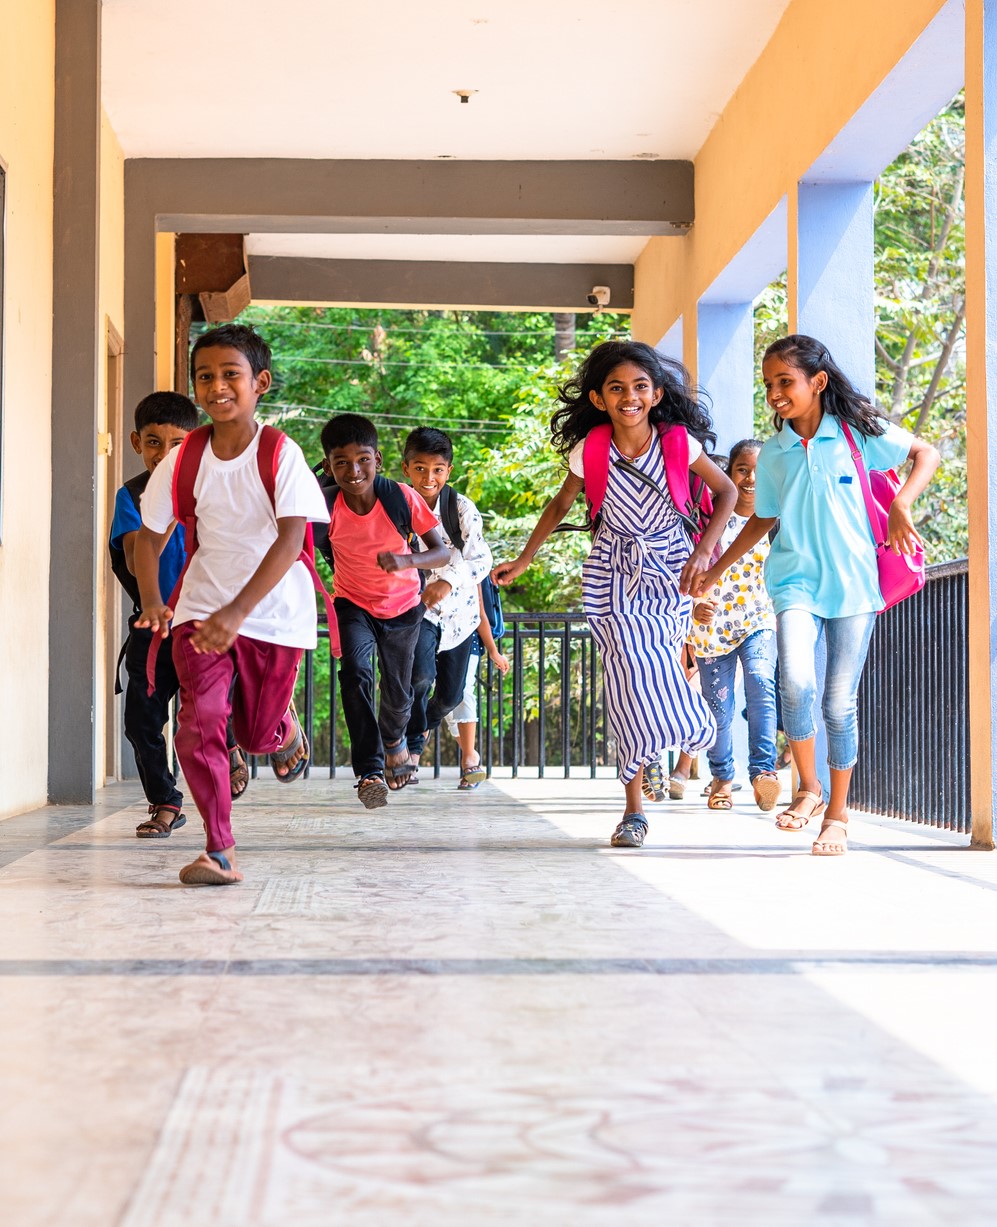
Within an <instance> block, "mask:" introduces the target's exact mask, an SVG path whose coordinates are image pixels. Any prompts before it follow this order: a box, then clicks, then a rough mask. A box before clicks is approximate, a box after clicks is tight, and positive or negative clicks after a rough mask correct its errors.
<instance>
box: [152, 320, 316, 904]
mask: <svg viewBox="0 0 997 1227" xmlns="http://www.w3.org/2000/svg"><path fill="white" fill-rule="evenodd" d="M190 365H191V372H192V380H193V385H194V395H195V399H196V400H197V403H198V405H199V406H200V408H201V409H202V410H203V411H204V412H205V413H206V414H207V415H208V417H209V418H211V425H210V426H202V427H200V428H199V429H197V430H195V431H192V432H191V434H189V435H188V436H187V438H186V440H185V441H184V443H183V445H182V446H181V447H180V448H179V449H177V450H175V451H173V452H171V453H170V455H169V456H167V457H166V459H165V460H164V461H163V462H162V463H161V464H160V465H159V466H158V467H157V468H156V470H155V471H154V472H153V474H152V476H151V477H150V479H149V485H148V486H147V488H146V491H145V495H144V497H143V499H142V527H141V529H140V530H139V533H138V538H137V540H136V543H135V564H136V565H135V570H136V575H137V576H138V581H139V589H140V592H141V595H142V613H141V615H140V617H139V618H138V619H137V621H136V625H137V626H140V627H148V628H149V630H150V631H152V632H153V634H154V635H158V636H161V637H165V636H167V635H169V632H170V622H171V621H173V622H174V628H173V636H172V646H173V661H174V664H175V665H176V671H177V676H178V678H179V681H180V713H179V731H178V732H177V736H176V748H177V756H178V758H179V759H180V765H181V766H182V767H183V772H184V776H185V778H186V780H187V784H188V786H189V788H190V791H191V793H192V794H193V797H194V800H195V802H196V803H197V808H198V810H199V811H200V814H201V818H202V820H203V822H204V829H205V833H206V836H207V846H206V850H205V851H204V852H203V853H202V854H201V855H200V856H199V857H198V858H197V859H196V860H195V861H193V862H192V863H191V864H189V865H185V866H184V868H183V869H181V871H180V880H181V882H184V883H187V884H195V885H206V886H226V885H231V884H232V883H235V882H241V881H242V876H243V875H242V874H241V873H240V871H239V869H238V867H237V865H236V859H235V841H234V839H233V837H232V825H231V811H232V798H231V795H230V791H229V775H228V749H227V745H226V736H225V726H226V722H227V719H228V716H229V714H230V713H231V715H232V719H233V723H234V726H235V732H236V737H237V739H238V741H239V744H240V745H241V746H243V747H245V749H247V750H248V751H249V752H250V753H253V754H268V755H269V757H270V763H271V766H272V767H273V769H274V773H275V774H276V776H277V779H278V780H280V781H282V782H284V783H288V782H290V781H291V780H294V779H297V778H298V777H299V776H300V775H301V774H302V773H303V772H304V770H305V767H306V765H307V763H308V745H307V742H306V741H305V739H304V734H303V733H302V730H301V726H300V724H299V723H298V718H297V714H296V712H295V710H294V704H293V702H292V695H293V693H294V684H295V681H296V679H297V674H298V664H299V662H300V660H301V656H302V653H303V652H304V650H305V649H306V648H314V647H315V646H316V643H317V638H318V637H317V632H316V614H315V600H314V596H313V594H312V590H311V589H312V582H313V578H314V564H313V563H311V561H310V557H309V554H308V551H307V550H306V549H304V548H303V546H304V545H305V542H306V528H307V526H308V524H309V522H319V523H324V521H325V520H326V518H327V512H326V509H325V500H324V499H323V498H322V492H321V491H320V490H319V489H318V487H317V486H316V484H315V478H314V477H313V476H312V473H311V471H310V470H309V468H308V464H307V462H306V460H305V458H304V455H303V454H302V452H301V449H300V448H299V447H298V445H297V444H296V443H295V442H293V440H291V439H288V438H287V437H286V436H285V435H283V434H282V433H281V432H280V431H278V430H275V429H274V428H273V427H271V426H262V425H261V424H260V423H259V422H258V421H257V420H256V406H257V403H258V401H259V400H260V398H261V397H262V396H263V395H264V393H265V392H266V391H267V389H268V388H269V387H270V384H271V374H270V365H271V355H270V347H269V346H268V345H267V344H266V342H265V341H264V340H263V338H262V337H260V336H259V335H257V333H255V332H254V331H253V330H252V329H251V328H247V327H244V326H242V325H237V324H228V325H223V326H222V327H220V328H215V329H212V330H211V331H209V332H206V333H204V334H203V335H202V336H201V337H199V338H198V340H197V341H196V342H195V344H194V348H193V350H192V351H191V363H190ZM175 519H176V520H178V521H182V522H184V524H185V528H186V544H187V550H188V561H187V566H186V568H185V571H184V573H183V575H182V576H181V580H180V582H179V583H178V584H177V586H176V588H175V589H174V593H173V596H172V597H170V598H169V603H165V602H164V600H163V594H162V592H161V590H160V587H159V574H158V560H159V552H160V550H161V549H162V547H163V544H164V542H165V540H166V538H167V536H168V534H169V532H170V529H171V526H172V524H173V521H174V520H175ZM309 540H310V534H309ZM310 571H311V574H310V573H309V572H310ZM155 646H156V645H155V644H154V647H155ZM157 664H158V661H154V660H153V653H152V652H150V661H149V673H150V675H151V674H152V672H153V669H154V668H155V667H157Z"/></svg>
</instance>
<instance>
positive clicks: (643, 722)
mask: <svg viewBox="0 0 997 1227" xmlns="http://www.w3.org/2000/svg"><path fill="white" fill-rule="evenodd" d="M619 455H620V453H619V452H618V451H617V449H616V446H615V444H612V445H611V446H610V466H609V482H608V485H607V487H606V498H605V501H604V503H603V505H602V522H601V524H600V526H599V529H598V531H597V532H596V534H595V539H594V540H593V542H592V552H591V553H590V554H589V557H588V559H587V560H586V562H585V566H584V569H583V572H582V591H583V594H584V598H585V613H586V614H587V616H588V621H589V626H590V627H591V630H592V636H593V638H594V639H595V641H596V643H598V645H599V651H600V654H601V656H602V667H603V675H604V679H605V687H606V713H607V716H608V718H609V724H610V728H611V729H612V731H613V734H614V735H615V737H616V742H617V763H618V767H619V774H620V779H621V780H622V781H623V782H624V783H628V782H629V781H630V780H632V779H633V777H634V776H635V775H636V774H637V771H638V769H639V768H640V767H641V766H642V765H643V764H644V763H647V762H650V761H651V760H652V759H654V758H657V757H659V756H660V755H661V754H662V753H663V752H664V751H666V750H670V749H683V750H688V751H690V752H692V753H694V752H695V751H696V750H702V749H705V748H706V747H708V746H711V745H712V744H713V741H714V739H715V737H716V725H715V724H714V721H713V716H712V714H711V712H710V709H709V707H708V706H707V704H706V701H705V700H704V699H703V697H702V695H700V694H699V692H698V691H696V690H694V689H693V688H692V687H691V686H690V685H689V683H688V681H686V677H685V673H684V671H683V669H682V665H681V651H682V645H683V644H684V643H685V641H686V638H687V636H688V634H689V628H690V624H691V618H692V599H691V598H690V597H687V596H682V594H681V593H680V592H679V589H678V581H679V575H680V574H681V571H682V567H683V566H684V565H685V562H686V560H687V559H688V557H689V552H690V550H691V548H692V547H691V544H690V542H689V538H688V536H687V534H686V531H685V529H684V527H683V526H682V523H681V521H680V520H679V518H678V516H677V515H676V514H675V510H674V508H673V507H672V505H671V502H670V501H669V500H667V499H665V498H662V497H661V496H660V495H658V494H656V493H655V492H654V491H653V490H650V489H648V487H647V486H645V485H643V484H642V483H641V482H640V481H638V480H637V478H635V477H632V476H630V475H629V474H628V473H625V472H623V471H621V470H620V469H617V468H614V467H613V465H612V461H613V460H614V459H616V458H617V457H618V456H619ZM631 463H633V464H635V465H636V466H637V467H638V468H639V469H641V470H642V471H643V472H644V473H646V474H647V475H648V476H649V477H652V478H653V479H654V481H655V482H656V483H657V484H658V486H659V488H660V489H662V490H665V489H667V485H666V479H665V463H664V457H663V456H662V454H661V448H660V447H650V448H648V450H647V452H645V453H644V455H643V456H639V457H638V458H637V459H636V460H634V461H632V462H631Z"/></svg>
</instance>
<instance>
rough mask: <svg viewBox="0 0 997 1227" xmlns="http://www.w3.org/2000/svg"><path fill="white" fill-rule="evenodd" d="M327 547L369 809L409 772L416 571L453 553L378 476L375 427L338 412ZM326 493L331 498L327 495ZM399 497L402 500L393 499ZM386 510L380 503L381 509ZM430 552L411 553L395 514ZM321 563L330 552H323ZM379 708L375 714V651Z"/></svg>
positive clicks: (325, 438) (346, 696) (326, 437)
mask: <svg viewBox="0 0 997 1227" xmlns="http://www.w3.org/2000/svg"><path fill="white" fill-rule="evenodd" d="M322 451H323V453H324V454H325V462H324V468H325V472H326V473H327V474H328V475H329V476H330V477H332V478H333V479H334V480H335V482H336V487H338V489H335V488H333V489H332V490H331V491H327V494H326V499H327V502H329V506H330V523H329V545H330V546H331V555H332V559H333V569H334V572H335V581H336V585H335V586H336V620H337V621H338V623H339V638H340V642H341V645H342V651H343V656H342V661H341V662H340V673H339V689H340V694H341V695H342V699H343V712H344V714H345V716H346V726H347V728H348V729H349V733H350V753H351V757H352V762H353V771H354V774H355V775H356V776H357V795H358V796H359V798H360V800H361V802H362V803H363V804H364V805H365V806H366V807H367V809H376V808H377V807H378V806H381V805H384V804H386V802H387V799H388V789H389V787H390V788H391V789H392V790H395V789H399V788H404V787H405V785H406V784H407V783H408V782H409V778H410V776H411V775H412V772H413V770H414V768H413V766H412V763H411V762H410V761H409V753H408V745H407V743H406V740H405V729H406V726H407V725H408V721H409V715H410V714H411V710H412V661H413V659H414V657H415V648H416V644H417V642H418V640H419V624H420V622H421V621H422V615H423V612H424V606H423V604H422V599H421V598H422V583H421V580H420V578H419V575H418V572H417V570H416V568H419V569H420V570H423V571H431V570H432V569H433V568H434V567H442V566H445V565H446V563H447V562H449V560H450V551H449V550H448V549H447V548H446V546H445V545H444V544H443V541H442V539H441V538H440V535H439V533H438V531H437V529H438V522H437V520H436V517H435V516H434V515H433V513H432V512H431V511H430V510H429V508H428V507H427V506H426V504H425V502H424V501H423V500H422V499H421V498H420V497H419V495H418V494H416V492H415V491H414V490H413V489H412V488H411V487H409V486H400V485H398V483H397V482H393V481H389V480H388V479H387V478H384V477H380V476H379V475H378V470H379V469H380V467H381V453H380V452H379V451H378V447H377V430H376V428H375V426H374V423H373V422H371V421H370V420H369V419H367V418H365V417H361V416H360V415H359V414H356V413H342V414H339V415H338V416H337V417H334V418H333V419H332V420H331V421H330V422H327V423H326V425H325V427H324V428H323V430H322ZM330 495H331V497H330ZM399 496H400V497H399ZM386 504H387V505H386ZM389 507H390V508H395V509H396V512H397V509H399V508H400V509H401V510H402V511H403V512H406V513H407V514H405V516H404V519H405V521H406V522H407V524H408V525H409V526H410V528H411V531H412V532H413V533H415V534H416V535H418V536H419V537H421V538H422V540H423V541H424V542H425V544H426V546H427V548H426V549H425V550H422V551H420V552H419V553H416V554H413V553H412V548H411V544H410V542H409V541H408V540H406V539H405V537H404V536H403V535H402V530H401V527H400V526H399V524H398V523H397V520H398V519H400V518H401V517H400V516H398V515H397V514H396V517H395V519H394V520H393V519H392V514H391V511H390V510H389ZM327 557H328V554H327ZM375 652H376V653H377V659H378V668H379V687H380V704H379V707H378V710H377V712H376V713H375V710H374V653H375Z"/></svg>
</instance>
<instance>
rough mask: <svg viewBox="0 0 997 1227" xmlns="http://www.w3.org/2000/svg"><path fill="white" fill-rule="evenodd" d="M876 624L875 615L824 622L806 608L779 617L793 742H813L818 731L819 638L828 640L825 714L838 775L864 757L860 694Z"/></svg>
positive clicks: (785, 715) (830, 757)
mask: <svg viewBox="0 0 997 1227" xmlns="http://www.w3.org/2000/svg"><path fill="white" fill-rule="evenodd" d="M875 625H876V615H875V614H874V613H864V614H853V615H852V616H851V617H848V618H819V617H817V615H816V614H812V613H810V611H809V610H806V609H787V610H784V611H783V612H782V613H781V614H779V615H778V616H777V618H776V627H777V630H776V636H777V639H778V643H779V690H780V693H781V697H782V722H783V728H784V729H785V730H786V736H787V737H788V738H789V740H790V741H808V740H809V739H810V738H811V737H813V736H814V734H815V733H816V724H815V721H814V706H815V704H816V702H817V678H816V670H815V667H814V654H815V652H816V648H817V641H818V639H819V638H820V636H821V635H823V636H824V640H825V642H826V645H827V675H826V680H825V682H824V702H823V711H824V724H825V725H826V727H827V746H828V750H827V761H828V765H829V766H830V768H831V770H832V771H847V770H848V769H849V768H850V767H854V766H855V760H856V758H857V757H858V744H859V738H858V716H857V709H858V704H857V696H858V690H859V681H860V680H861V678H862V669H863V667H864V665H865V658H866V654H867V653H868V651H869V640H870V638H871V637H872V628H873V627H874V626H875Z"/></svg>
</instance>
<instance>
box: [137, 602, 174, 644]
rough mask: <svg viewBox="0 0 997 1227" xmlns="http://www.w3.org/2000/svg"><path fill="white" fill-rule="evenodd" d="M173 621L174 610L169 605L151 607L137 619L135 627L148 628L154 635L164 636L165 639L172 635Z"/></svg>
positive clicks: (143, 611) (144, 610)
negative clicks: (171, 626)
mask: <svg viewBox="0 0 997 1227" xmlns="http://www.w3.org/2000/svg"><path fill="white" fill-rule="evenodd" d="M172 620H173V610H172V609H170V607H169V605H150V606H149V607H148V608H147V609H143V610H142V612H141V613H140V614H139V616H138V617H137V618H136V619H135V625H136V626H142V627H148V628H149V630H151V631H152V633H153V634H154V635H162V637H163V638H164V639H165V638H166V636H167V635H168V634H169V633H170V622H171V621H172Z"/></svg>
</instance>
